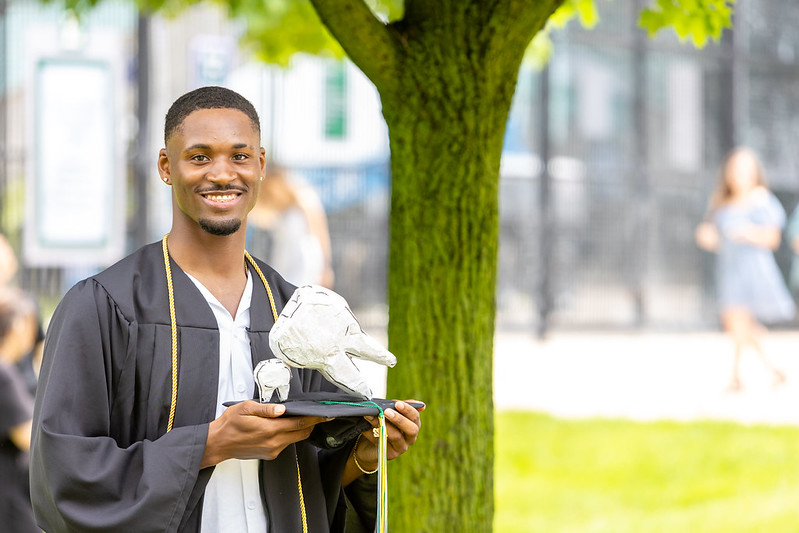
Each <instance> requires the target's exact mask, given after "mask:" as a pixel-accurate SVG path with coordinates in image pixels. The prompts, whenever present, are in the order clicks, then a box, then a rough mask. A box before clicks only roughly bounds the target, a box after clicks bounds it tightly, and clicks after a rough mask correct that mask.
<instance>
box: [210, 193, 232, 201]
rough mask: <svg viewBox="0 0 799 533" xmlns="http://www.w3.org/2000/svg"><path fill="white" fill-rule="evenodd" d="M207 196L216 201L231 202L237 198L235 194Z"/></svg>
mask: <svg viewBox="0 0 799 533" xmlns="http://www.w3.org/2000/svg"><path fill="white" fill-rule="evenodd" d="M206 198H208V199H209V200H213V201H214V202H229V201H231V200H233V199H235V198H236V195H235V194H208V195H206Z"/></svg>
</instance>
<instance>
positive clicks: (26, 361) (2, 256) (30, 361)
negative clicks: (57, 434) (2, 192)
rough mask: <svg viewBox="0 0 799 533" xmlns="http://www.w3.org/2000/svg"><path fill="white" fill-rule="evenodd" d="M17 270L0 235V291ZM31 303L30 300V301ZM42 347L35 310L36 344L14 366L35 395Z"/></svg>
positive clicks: (41, 335) (39, 319)
mask: <svg viewBox="0 0 799 533" xmlns="http://www.w3.org/2000/svg"><path fill="white" fill-rule="evenodd" d="M18 270H19V261H17V256H16V254H15V253H14V249H13V248H12V247H11V244H9V242H8V239H6V237H5V236H3V235H2V234H0V289H1V288H3V287H6V286H11V281H12V280H13V279H14V276H15V275H16V273H17V271H18ZM31 301H32V300H31ZM43 347H44V330H43V328H42V326H41V318H40V317H39V312H38V309H37V310H36V342H35V343H34V344H33V346H31V349H30V350H29V351H28V353H26V354H24V355H23V357H20V358H19V361H17V363H16V364H15V366H16V368H17V371H18V372H19V374H20V377H21V378H22V380H23V382H24V383H25V387H26V388H27V389H28V391H29V392H30V393H31V395H34V394H36V380H37V375H38V373H39V366H40V365H41V362H42V348H43Z"/></svg>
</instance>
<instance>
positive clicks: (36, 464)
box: [31, 243, 351, 533]
mask: <svg viewBox="0 0 799 533" xmlns="http://www.w3.org/2000/svg"><path fill="white" fill-rule="evenodd" d="M259 266H260V267H261V269H262V271H263V273H264V275H265V276H266V278H267V280H268V282H269V284H270V287H271V289H272V294H273V296H274V299H275V304H276V306H277V310H278V312H280V310H281V309H282V307H283V305H284V304H285V302H286V301H288V299H289V298H290V297H291V294H292V293H293V291H294V286H293V285H291V284H289V283H288V282H286V281H285V280H283V279H282V278H281V277H280V276H279V275H278V274H277V273H276V272H275V271H274V270H273V269H271V268H270V267H269V266H267V265H266V264H264V263H262V262H260V261H259ZM171 268H172V277H173V284H174V294H175V307H176V310H175V312H176V318H177V324H178V339H179V342H178V350H179V368H180V371H179V373H178V401H177V411H176V415H175V422H174V428H173V429H172V431H170V432H169V433H167V432H166V426H167V421H168V417H169V405H170V398H171V381H170V379H171V378H170V376H171V374H170V372H171V329H170V319H169V309H168V294H167V285H166V278H165V272H164V261H163V255H162V250H161V245H160V243H155V244H150V245H147V246H145V247H143V248H142V249H140V250H138V251H137V252H135V253H133V254H132V255H130V256H128V257H127V258H125V259H123V260H121V261H120V262H119V263H117V264H115V265H114V266H112V267H110V268H109V269H107V270H105V271H104V272H101V273H100V274H98V275H96V276H94V277H91V278H89V279H87V280H84V281H82V282H80V283H78V284H77V285H76V286H75V287H73V288H72V289H71V290H70V291H69V292H68V293H67V295H66V296H65V297H64V299H63V301H62V302H61V303H60V304H59V306H58V308H57V309H56V312H55V314H54V315H53V318H52V321H51V323H50V326H49V328H48V332H47V340H46V343H45V349H44V359H43V364H42V370H41V376H40V383H39V389H38V393H37V397H36V405H35V410H34V430H33V441H32V448H31V491H32V499H33V504H34V510H35V514H36V519H37V522H38V523H39V525H40V526H41V527H42V528H43V529H44V530H45V531H47V532H51V533H52V532H62V531H70V532H88V531H92V532H100V531H107V532H112V531H113V532H122V531H124V532H126V533H133V532H149V531H165V532H175V531H181V532H184V531H185V532H195V531H199V530H200V520H201V515H202V497H203V494H204V491H205V486H206V484H207V482H208V479H209V477H210V476H211V472H212V468H205V469H202V470H201V469H200V461H201V459H202V456H203V452H204V449H205V440H206V436H207V433H208V423H209V422H210V421H212V420H213V419H214V415H215V410H216V391H217V381H218V354H219V334H218V330H217V323H216V319H215V318H214V315H213V312H212V311H211V309H210V307H209V306H208V304H207V303H206V301H205V299H204V298H203V296H202V294H201V293H200V292H199V291H198V290H197V288H196V287H195V286H194V284H193V283H192V281H191V280H190V279H189V278H188V277H187V276H186V274H185V273H184V272H183V271H182V270H180V268H179V267H178V266H177V265H176V264H175V263H174V262H172V263H171ZM249 268H250V270H251V272H250V274H251V275H252V276H254V278H253V281H254V286H253V294H252V303H251V309H250V313H251V327H250V332H249V336H250V345H251V348H252V356H253V363H254V364H255V363H257V362H258V361H260V360H262V359H266V358H271V357H274V356H273V355H272V353H271V351H270V349H269V342H268V336H269V330H270V328H271V327H272V324H273V323H274V321H273V317H272V312H271V310H270V306H269V301H268V298H267V296H266V291H265V290H264V289H263V287H262V286H261V283H260V281H259V278H258V276H257V274H256V273H255V272H254V271H253V269H252V267H251V266H250V267H249ZM291 372H292V379H291V391H292V392H297V391H300V390H301V391H305V392H309V391H317V390H333V386H332V385H330V384H329V383H328V382H327V381H326V380H325V379H324V378H323V377H322V376H321V374H319V373H318V372H316V371H307V370H301V371H298V370H296V369H292V371H291ZM253 389H254V391H253V393H255V388H254V385H253ZM350 450H351V443H350V444H349V445H346V446H344V447H342V448H341V449H338V450H320V449H318V448H315V447H313V446H312V445H310V444H309V443H306V442H300V443H297V444H296V445H292V446H289V447H288V448H286V449H285V450H284V451H283V452H282V453H281V454H280V456H279V457H278V458H276V459H275V460H273V461H261V469H260V479H261V491H262V497H263V500H264V503H265V505H266V509H267V515H268V521H269V528H270V532H294V531H302V526H301V519H300V510H299V509H300V504H299V495H298V487H297V466H296V462H295V461H296V457H299V464H300V469H301V478H302V487H303V496H304V500H305V508H306V513H307V519H308V526H309V531H311V532H322V531H341V530H343V523H344V511H343V510H344V508H345V506H344V500H343V497H342V489H341V476H342V473H343V470H344V465H345V463H346V460H347V456H348V454H349V452H350Z"/></svg>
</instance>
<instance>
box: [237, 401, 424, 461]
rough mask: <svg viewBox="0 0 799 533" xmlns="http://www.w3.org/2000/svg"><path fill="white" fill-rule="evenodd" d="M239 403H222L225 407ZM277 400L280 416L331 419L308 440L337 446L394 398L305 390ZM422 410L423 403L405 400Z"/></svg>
mask: <svg viewBox="0 0 799 533" xmlns="http://www.w3.org/2000/svg"><path fill="white" fill-rule="evenodd" d="M234 403H238V402H225V405H226V406H230V405H233V404H234ZM273 403H280V404H282V405H284V406H285V407H286V412H285V413H284V414H283V416H320V417H324V418H333V420H330V421H328V422H322V423H321V424H317V425H316V426H315V427H314V429H313V431H312V432H311V436H310V437H309V438H308V441H309V442H310V443H311V444H313V445H314V446H317V447H319V448H328V449H329V448H340V447H341V446H343V445H344V444H346V443H347V442H349V441H351V440H353V439H355V438H357V437H358V435H360V434H361V433H363V432H364V431H366V430H368V429H369V428H371V427H372V425H371V424H370V423H369V422H368V421H367V420H365V419H364V418H363V417H365V416H378V415H380V414H381V413H382V412H383V411H385V410H386V409H393V408H394V404H396V401H395V400H386V399H384V398H372V399H364V398H361V397H359V396H353V395H350V394H346V393H335V392H304V393H300V394H296V395H294V396H292V397H289V398H288V399H286V400H285V401H283V402H273ZM404 403H407V404H409V405H411V406H412V407H414V408H416V409H422V408H423V407H424V406H425V404H424V403H422V402H404Z"/></svg>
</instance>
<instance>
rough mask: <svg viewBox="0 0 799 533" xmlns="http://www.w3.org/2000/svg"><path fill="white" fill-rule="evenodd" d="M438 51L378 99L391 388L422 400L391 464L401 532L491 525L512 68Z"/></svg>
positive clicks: (412, 63)
mask: <svg viewBox="0 0 799 533" xmlns="http://www.w3.org/2000/svg"><path fill="white" fill-rule="evenodd" d="M435 42H438V43H444V45H445V47H446V39H442V38H438V39H436V40H435ZM440 47H441V44H439V49H435V48H433V49H430V47H424V52H423V53H420V54H419V56H418V57H414V58H413V60H411V59H410V58H409V60H408V61H406V62H405V67H406V68H405V69H404V74H405V80H404V81H403V83H402V84H401V86H402V90H399V91H397V92H396V93H393V94H391V95H389V97H384V98H383V114H384V116H385V118H386V121H387V123H388V128H389V132H390V133H389V135H390V139H391V168H392V180H393V183H392V198H391V226H390V227H391V245H390V263H389V265H390V266H389V278H388V286H389V298H388V301H389V313H390V320H389V342H390V349H391V350H392V351H393V352H394V353H395V354H397V357H398V360H399V361H398V364H397V367H396V368H394V369H392V370H391V371H390V372H389V373H388V376H389V377H388V380H389V381H388V391H389V395H390V396H391V397H394V398H417V399H420V400H422V401H425V402H427V403H428V405H429V408H428V409H427V410H426V412H425V413H424V414H423V416H422V420H423V429H422V433H421V437H420V439H419V440H418V441H417V443H416V444H415V445H414V447H413V448H412V450H411V452H410V453H409V455H410V456H412V457H409V458H408V459H406V460H400V461H398V462H397V464H396V466H395V465H393V464H392V465H391V467H390V470H389V479H390V484H389V485H390V487H391V494H390V502H391V503H390V508H392V509H400V510H401V511H398V512H396V513H392V514H391V518H390V520H391V527H392V529H393V530H394V531H398V532H422V531H430V532H441V531H469V532H480V531H491V528H492V521H493V507H494V505H493V501H494V500H493V497H494V495H493V462H494V453H493V450H494V447H493V444H494V443H493V435H494V424H493V415H494V410H493V392H492V390H493V389H492V379H493V378H492V360H493V339H494V316H495V305H494V293H495V287H496V275H497V246H498V244H497V243H498V198H497V190H498V179H497V176H498V175H499V163H500V155H501V150H502V141H503V133H504V130H505V121H506V117H507V115H508V110H509V107H510V101H511V96H512V93H513V87H514V84H515V76H514V77H512V78H508V79H505V80H502V83H495V84H494V86H493V87H492V86H491V84H490V83H488V80H487V78H489V77H490V73H491V69H490V68H486V69H483V70H482V71H480V70H477V71H476V70H475V69H474V65H473V64H471V61H473V58H470V57H468V56H467V55H466V54H463V55H460V56H458V55H455V56H451V57H446V58H442V57H441V56H442V55H443V54H442V51H441V49H440ZM519 60H520V58H517V64H516V67H518V61H519Z"/></svg>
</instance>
